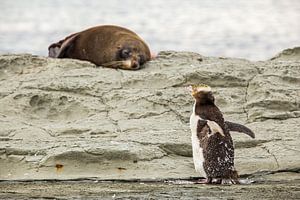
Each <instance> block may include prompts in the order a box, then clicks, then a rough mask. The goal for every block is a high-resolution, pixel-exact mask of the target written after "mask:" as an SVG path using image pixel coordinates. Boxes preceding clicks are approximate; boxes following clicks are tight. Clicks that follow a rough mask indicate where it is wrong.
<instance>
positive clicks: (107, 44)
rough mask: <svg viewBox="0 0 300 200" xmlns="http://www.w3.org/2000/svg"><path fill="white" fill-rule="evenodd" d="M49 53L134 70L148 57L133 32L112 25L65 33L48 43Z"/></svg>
mask: <svg viewBox="0 0 300 200" xmlns="http://www.w3.org/2000/svg"><path fill="white" fill-rule="evenodd" d="M48 50H49V57H53V58H74V59H79V60H86V61H90V62H92V63H94V64H96V65H98V66H100V65H101V66H104V67H111V68H120V69H129V70H136V69H139V68H140V67H141V65H143V64H144V63H145V62H146V61H149V60H150V59H151V53H150V50H149V47H148V46H147V44H146V43H145V42H144V41H143V40H142V39H141V38H140V37H139V36H138V35H137V34H136V33H134V32H132V31H130V30H128V29H126V28H122V27H119V26H113V25H104V26H96V27H93V28H89V29H87V30H84V31H81V32H78V33H74V34H71V35H69V36H68V37H66V38H65V39H63V40H60V41H59V42H57V43H53V44H51V45H50V46H49V47H48Z"/></svg>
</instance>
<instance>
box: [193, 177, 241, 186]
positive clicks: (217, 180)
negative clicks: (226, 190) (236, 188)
mask: <svg viewBox="0 0 300 200" xmlns="http://www.w3.org/2000/svg"><path fill="white" fill-rule="evenodd" d="M195 184H216V185H235V184H240V182H239V180H237V179H226V178H207V179H199V180H198V181H196V182H195Z"/></svg>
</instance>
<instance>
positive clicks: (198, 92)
mask: <svg viewBox="0 0 300 200" xmlns="http://www.w3.org/2000/svg"><path fill="white" fill-rule="evenodd" d="M188 90H189V91H190V92H191V95H192V97H194V99H195V101H196V102H197V103H200V104H214V102H215V98H214V96H213V94H212V91H211V87H209V86H208V85H205V84H198V85H190V86H189V87H188Z"/></svg>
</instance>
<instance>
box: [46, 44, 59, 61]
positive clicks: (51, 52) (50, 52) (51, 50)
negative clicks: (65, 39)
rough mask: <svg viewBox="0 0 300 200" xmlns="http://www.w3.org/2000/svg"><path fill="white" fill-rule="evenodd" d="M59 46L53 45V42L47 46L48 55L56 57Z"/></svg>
mask: <svg viewBox="0 0 300 200" xmlns="http://www.w3.org/2000/svg"><path fill="white" fill-rule="evenodd" d="M59 50H60V47H58V46H54V45H53V44H52V45H51V46H49V48H48V56H49V57H51V58H56V56H57V54H58V53H59Z"/></svg>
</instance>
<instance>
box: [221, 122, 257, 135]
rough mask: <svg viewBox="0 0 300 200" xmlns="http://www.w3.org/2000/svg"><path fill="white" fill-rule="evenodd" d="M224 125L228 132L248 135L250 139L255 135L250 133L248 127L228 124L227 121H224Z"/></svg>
mask: <svg viewBox="0 0 300 200" xmlns="http://www.w3.org/2000/svg"><path fill="white" fill-rule="evenodd" d="M225 124H226V125H227V128H228V130H229V131H236V132H240V133H245V134H247V135H249V136H250V137H252V138H255V134H254V133H253V131H251V130H250V129H249V128H248V127H246V126H244V125H241V124H238V123H234V122H229V121H225Z"/></svg>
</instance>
